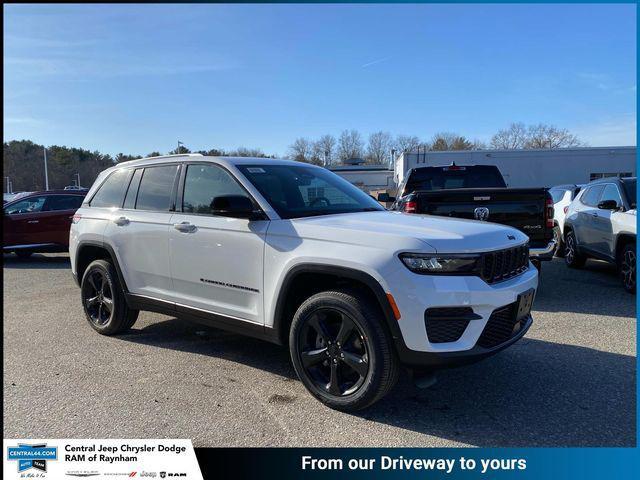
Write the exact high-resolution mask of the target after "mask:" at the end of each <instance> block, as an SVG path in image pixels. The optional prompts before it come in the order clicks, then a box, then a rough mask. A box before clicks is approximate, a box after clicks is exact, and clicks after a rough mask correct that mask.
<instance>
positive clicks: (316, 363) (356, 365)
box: [298, 308, 369, 397]
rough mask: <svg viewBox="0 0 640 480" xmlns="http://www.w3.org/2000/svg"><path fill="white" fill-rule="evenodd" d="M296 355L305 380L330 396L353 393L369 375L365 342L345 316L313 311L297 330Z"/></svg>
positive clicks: (342, 313) (323, 310)
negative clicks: (298, 332)
mask: <svg viewBox="0 0 640 480" xmlns="http://www.w3.org/2000/svg"><path fill="white" fill-rule="evenodd" d="M298 351H299V352H300V360H301V362H302V365H303V368H304V372H305V374H306V375H307V377H308V378H309V379H311V381H312V382H313V383H314V384H315V385H316V387H317V388H318V389H320V390H325V391H326V392H327V393H329V394H331V395H333V396H338V397H340V396H346V395H351V394H352V393H354V392H356V391H357V390H358V389H359V388H360V387H361V386H362V384H363V383H364V381H365V379H366V378H367V374H368V373H369V354H368V348H367V341H366V338H365V336H364V334H363V332H362V331H361V330H360V328H359V327H358V326H357V325H356V323H355V321H354V320H353V319H352V318H351V317H350V316H349V315H348V314H347V313H346V312H342V311H339V310H336V309H329V308H324V309H318V310H316V311H315V312H314V313H313V314H312V315H311V316H310V317H309V318H308V319H307V321H306V322H305V325H304V326H303V328H302V329H301V330H300V334H299V337H298Z"/></svg>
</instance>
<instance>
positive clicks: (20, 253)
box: [14, 250, 33, 260]
mask: <svg viewBox="0 0 640 480" xmlns="http://www.w3.org/2000/svg"><path fill="white" fill-rule="evenodd" d="M14 253H15V254H16V256H17V257H18V258H21V259H23V260H26V259H27V258H29V257H31V255H33V252H30V251H29V250H16V251H15V252H14Z"/></svg>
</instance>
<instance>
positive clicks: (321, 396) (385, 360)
mask: <svg viewBox="0 0 640 480" xmlns="http://www.w3.org/2000/svg"><path fill="white" fill-rule="evenodd" d="M383 321H384V319H383V317H382V313H381V312H380V311H379V309H378V308H377V306H376V305H375V304H373V301H372V300H370V299H369V298H368V297H367V296H366V295H364V294H362V293H360V292H357V291H353V290H336V291H328V292H321V293H318V294H316V295H314V296H312V297H310V298H309V299H307V300H306V301H305V302H304V303H303V304H302V305H301V306H300V308H298V311H297V312H296V314H295V316H294V318H293V322H292V324H291V331H290V334H289V347H290V350H291V358H292V361H293V366H294V368H295V370H296V373H297V374H298V376H299V377H300V380H301V381H302V383H303V384H304V386H305V387H306V388H307V390H309V392H310V393H311V394H312V395H313V396H315V397H316V398H317V399H318V400H320V401H321V402H323V403H324V404H326V405H328V406H329V407H331V408H335V409H338V410H344V411H354V410H360V409H363V408H365V407H367V406H369V405H371V404H372V403H374V402H376V401H377V400H379V399H380V398H382V397H383V396H384V395H386V393H387V392H388V391H389V390H390V389H391V388H392V387H393V385H394V384H395V382H396V380H397V378H398V374H399V368H400V367H399V363H398V359H397V358H396V356H395V352H394V351H393V346H392V342H391V339H390V338H389V335H388V334H387V332H386V330H385V329H384V327H383V323H382V322H383Z"/></svg>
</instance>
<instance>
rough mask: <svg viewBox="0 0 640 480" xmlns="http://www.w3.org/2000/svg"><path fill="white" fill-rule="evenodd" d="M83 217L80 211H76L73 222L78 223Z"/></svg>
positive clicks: (72, 218)
mask: <svg viewBox="0 0 640 480" xmlns="http://www.w3.org/2000/svg"><path fill="white" fill-rule="evenodd" d="M81 218H82V215H80V214H79V213H76V214H75V215H74V216H73V217H71V223H78V222H79V221H80V219H81Z"/></svg>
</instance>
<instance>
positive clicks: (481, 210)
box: [473, 207, 489, 221]
mask: <svg viewBox="0 0 640 480" xmlns="http://www.w3.org/2000/svg"><path fill="white" fill-rule="evenodd" d="M473 217H474V218H475V219H476V220H482V221H485V220H487V219H488V218H489V209H488V208H487V207H478V208H476V209H475V210H474V211H473Z"/></svg>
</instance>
